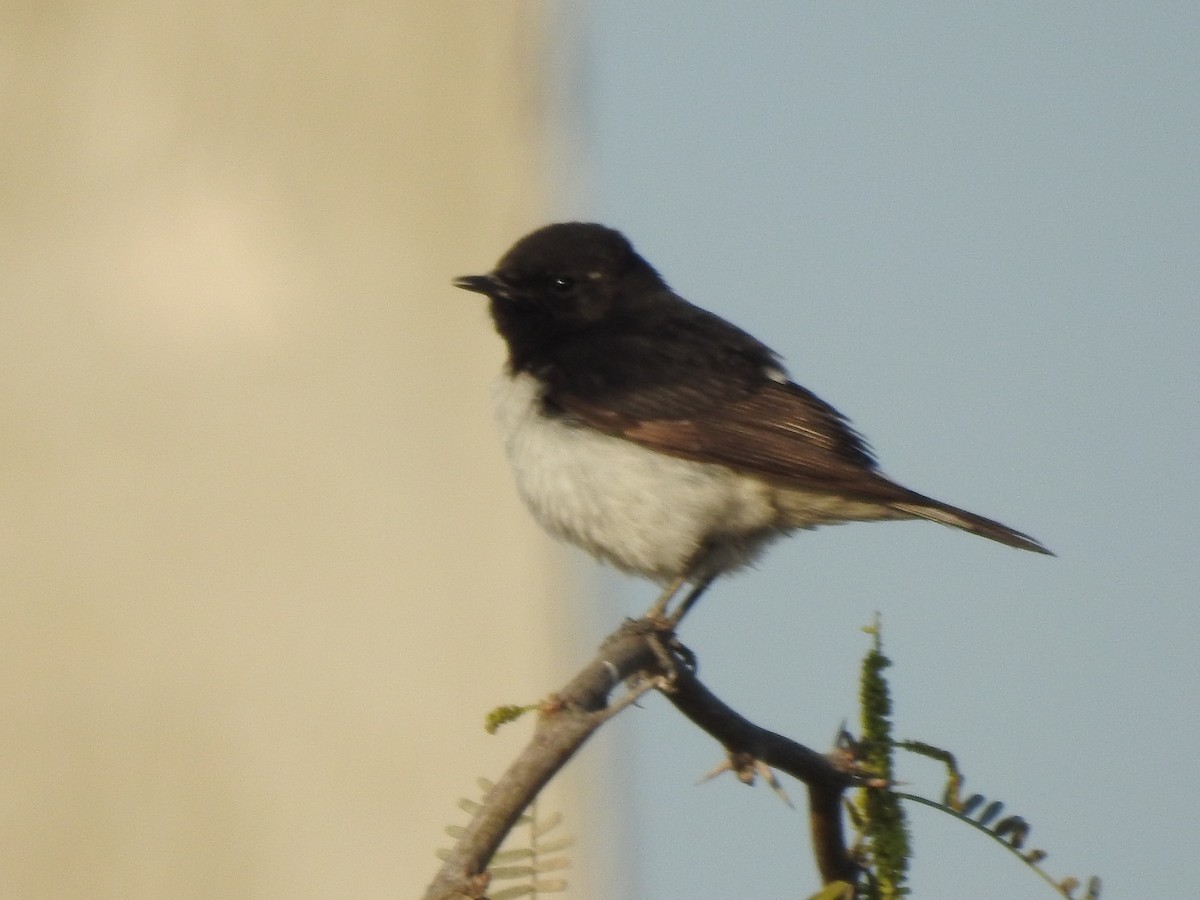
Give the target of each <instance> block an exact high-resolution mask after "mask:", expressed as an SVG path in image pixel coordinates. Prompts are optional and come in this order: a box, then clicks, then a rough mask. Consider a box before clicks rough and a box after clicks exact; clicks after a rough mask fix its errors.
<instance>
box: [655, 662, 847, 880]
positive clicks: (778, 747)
mask: <svg viewBox="0 0 1200 900" xmlns="http://www.w3.org/2000/svg"><path fill="white" fill-rule="evenodd" d="M662 693H663V694H664V695H665V696H666V698H667V699H668V700H670V701H671V703H673V704H674V705H675V708H676V709H678V710H679V711H680V712H681V713H683V714H684V715H685V716H687V717H688V718H689V719H691V720H692V722H694V723H695V724H696V725H697V726H699V727H700V728H702V729H703V730H704V731H707V732H708V733H709V734H710V735H712V736H713V737H714V738H715V739H716V740H717V741H719V742H720V743H721V744H722V745H723V746H724V747H725V749H726V750H727V751H728V752H729V753H731V754H732V753H744V754H746V755H748V756H749V757H751V758H753V759H756V760H759V761H761V762H764V763H766V764H767V765H769V766H771V767H772V768H775V769H778V770H779V771H781V772H786V773H787V774H788V775H791V776H792V777H793V778H795V779H797V780H799V781H802V782H804V784H805V785H806V786H807V787H808V810H809V826H810V828H811V829H812V839H813V854H814V856H815V857H816V862H817V869H818V871H819V872H820V873H821V880H822V881H823V882H824V883H825V884H829V883H831V882H834V881H845V882H850V883H852V882H853V881H854V880H855V878H856V877H857V873H858V866H857V865H856V864H855V862H854V860H853V858H852V857H851V856H850V853H849V851H848V850H847V849H846V839H845V835H844V832H843V830H842V794H843V793H845V791H846V789H847V788H848V787H850V785H851V784H852V783H853V778H852V777H851V774H850V773H849V772H848V771H846V770H845V769H843V768H842V767H841V766H840V765H839V761H838V758H837V757H830V756H826V755H825V754H822V753H817V752H816V751H815V750H810V749H809V748H808V747H805V746H804V745H803V744H798V743H796V742H795V741H793V740H792V739H791V738H787V737H784V736H783V735H781V734H776V733H775V732H773V731H768V730H767V729H765V728H762V727H760V726H758V725H755V724H754V723H753V722H751V721H749V720H748V719H746V718H744V717H743V716H741V715H740V714H738V713H737V712H735V711H734V710H733V709H732V708H731V707H729V706H727V705H726V704H725V703H723V702H722V701H721V700H720V699H718V698H717V696H716V695H715V694H713V693H712V692H711V691H710V690H709V689H708V688H706V687H705V686H704V685H703V684H701V683H700V681H699V680H698V679H697V678H696V677H695V675H693V674H692V673H691V672H690V671H688V670H686V669H682V668H681V669H679V670H678V671H677V672H676V676H675V679H674V683H673V685H672V689H670V690H663V691H662Z"/></svg>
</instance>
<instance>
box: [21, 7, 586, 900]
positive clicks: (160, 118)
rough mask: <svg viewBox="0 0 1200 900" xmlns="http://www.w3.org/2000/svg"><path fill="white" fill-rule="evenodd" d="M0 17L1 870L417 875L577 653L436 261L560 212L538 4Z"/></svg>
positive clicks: (215, 883)
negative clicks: (505, 707)
mask: <svg viewBox="0 0 1200 900" xmlns="http://www.w3.org/2000/svg"><path fill="white" fill-rule="evenodd" d="M0 17H2V18H3V23H2V27H0V78H2V80H3V84H4V89H3V90H2V91H0V116H2V120H0V121H2V125H3V135H4V136H3V141H2V142H0V155H2V157H0V159H2V161H0V411H2V419H0V439H2V447H3V453H2V455H0V465H2V467H3V475H2V478H0V540H2V545H0V552H2V553H3V565H2V567H0V798H2V799H0V897H3V898H10V897H21V898H24V897H46V898H64V897H89V898H92V897H96V898H176V897H180V898H183V897H271V898H275V897H278V898H306V897H355V898H358V897H404V896H415V895H417V894H418V892H419V891H420V890H421V888H422V886H423V885H424V884H425V882H426V881H427V880H428V879H429V878H430V877H431V875H432V874H433V872H434V870H435V868H436V860H435V859H434V857H433V850H434V848H435V846H437V845H438V844H443V843H446V839H445V838H444V836H443V835H442V834H441V828H442V826H443V825H444V824H446V823H451V822H456V821H462V820H463V819H464V814H463V813H461V812H460V811H459V810H457V809H456V807H455V801H456V799H457V798H458V797H459V796H461V795H464V794H469V793H471V792H472V791H473V790H474V784H473V782H474V778H475V776H476V775H490V776H493V777H494V776H495V775H498V774H499V772H500V770H501V767H502V765H503V763H504V761H505V760H507V759H508V758H509V757H510V756H511V755H512V754H513V753H514V752H515V750H516V748H517V747H518V746H519V743H520V741H521V740H522V739H523V738H524V737H525V735H526V733H527V727H528V726H527V725H526V724H519V725H517V726H513V729H514V730H513V732H512V734H511V735H508V736H506V735H504V734H502V735H501V736H500V737H497V738H488V737H487V736H486V735H484V734H483V732H482V730H481V727H480V723H481V717H482V715H483V713H484V712H486V711H487V710H488V709H489V708H491V707H492V706H494V705H496V704H499V703H508V702H524V701H528V700H530V699H534V698H536V697H538V696H540V695H541V694H543V693H545V692H546V690H547V689H549V688H550V687H552V686H553V684H554V680H555V679H556V678H558V677H559V676H561V675H562V674H563V673H565V671H566V669H565V665H566V664H567V663H566V662H565V661H564V654H563V653H562V652H561V650H560V648H561V647H562V646H563V641H564V638H563V634H564V632H566V631H567V630H569V628H570V625H571V618H570V614H569V611H567V610H565V609H564V608H563V603H562V596H563V595H564V594H568V593H570V587H569V582H568V580H567V579H565V578H563V577H562V571H561V567H556V565H555V564H554V562H553V560H555V559H557V557H553V556H551V552H550V551H549V550H548V543H547V541H546V540H545V539H544V538H543V537H542V536H541V535H540V534H538V533H536V532H535V531H534V530H533V528H532V527H531V526H530V524H529V522H528V517H527V516H526V515H525V514H524V513H523V512H522V511H521V510H520V509H519V508H518V504H517V502H516V500H515V498H514V494H513V491H512V488H511V485H510V481H509V478H508V473H507V471H506V470H505V468H504V465H503V462H502V459H501V456H500V452H499V445H498V441H497V440H496V437H495V435H494V433H493V431H492V425H491V419H490V410H489V408H488V390H489V387H490V382H491V379H492V378H493V376H494V373H495V372H496V370H497V367H498V365H499V361H500V358H501V350H500V345H499V342H498V340H497V338H496V337H495V335H494V334H493V333H492V331H491V328H490V324H489V323H488V321H487V319H486V314H485V311H484V307H483V305H482V303H481V302H480V301H479V298H476V297H472V296H468V295H465V294H462V293H461V292H457V291H454V290H453V289H452V288H451V287H450V286H449V284H448V280H449V279H450V278H451V277H452V276H454V275H458V274H465V273H469V272H472V271H475V270H478V269H480V268H483V267H486V266H488V265H490V264H491V262H492V261H493V260H494V259H495V257H496V256H497V255H498V253H499V252H500V251H501V250H502V249H504V247H505V246H506V245H507V244H508V243H509V242H510V241H511V240H512V239H513V238H515V237H516V236H517V235H519V234H520V233H522V232H523V231H524V230H526V229H528V228H529V227H532V226H534V225H536V224H539V223H541V222H543V221H545V219H546V217H547V209H548V208H549V205H550V198H549V196H548V186H547V185H548V181H547V172H548V171H550V170H551V169H552V168H553V165H552V163H553V160H550V159H549V158H548V152H547V149H546V148H547V146H549V145H550V144H551V143H553V141H552V140H551V139H552V138H553V137H554V132H555V128H556V125H555V117H554V114H553V111H552V110H550V109H549V108H548V104H547V99H546V98H547V96H549V95H550V93H551V92H548V91H547V90H546V87H545V85H546V82H545V81H544V80H543V78H542V63H543V57H544V54H543V49H544V47H545V46H546V42H547V40H550V39H551V37H552V35H551V33H552V31H553V29H554V28H555V24H554V22H553V19H552V13H551V7H550V6H547V5H543V4H539V3H534V2H501V0H489V2H484V0H451V2H447V0H441V2H437V3H396V2H388V3H359V4H339V3H332V2H324V0H317V2H309V3H303V2H302V3H253V4H245V3H220V2H212V3H195V2H191V3H189V2H183V3H166V4H163V3H158V4H155V3H145V2H143V3H132V2H122V0H104V2H76V3H70V2H59V3H54V2H50V3H46V2H38V3H35V2H13V3H9V4H6V5H5V7H4V10H3V12H2V13H0ZM556 573H557V574H556ZM578 777H579V776H577V778H578ZM572 796H573V795H572V794H571V793H570V792H568V793H567V794H565V795H564V799H563V800H562V802H563V803H565V804H567V806H568V807H570V805H571V804H572V802H573V801H572V799H571V797H572ZM584 824H585V823H584V822H583V821H579V820H577V821H576V822H575V823H573V825H572V826H571V830H573V831H575V832H576V833H579V832H580V831H581V830H584ZM585 846H586V842H585ZM577 855H578V851H577ZM577 864H578V866H579V871H576V872H575V873H573V874H572V879H573V880H574V881H575V882H576V885H577V890H576V892H575V893H573V894H572V896H586V895H588V893H589V889H587V888H586V886H583V887H579V885H581V884H583V885H586V879H587V871H588V870H590V869H592V868H594V867H595V865H596V860H595V859H592V860H591V861H590V862H589V861H588V860H587V859H586V853H585V859H584V861H582V862H579V863H577Z"/></svg>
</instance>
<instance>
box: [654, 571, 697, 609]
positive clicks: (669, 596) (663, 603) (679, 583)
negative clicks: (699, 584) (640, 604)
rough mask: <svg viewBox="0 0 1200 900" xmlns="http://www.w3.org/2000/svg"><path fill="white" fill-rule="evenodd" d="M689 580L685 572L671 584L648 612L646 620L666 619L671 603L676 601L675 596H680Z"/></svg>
mask: <svg viewBox="0 0 1200 900" xmlns="http://www.w3.org/2000/svg"><path fill="white" fill-rule="evenodd" d="M687 580H688V576H687V573H686V572H684V573H683V574H682V575H680V576H679V577H678V578H676V579H674V580H673V581H672V582H671V583H670V584H668V585H667V587H666V590H664V591H663V592H662V593H661V594H659V595H658V599H657V600H655V601H654V604H653V605H652V606H651V607H650V608H649V609H648V610H646V618H647V619H662V618H664V616H665V614H666V611H667V607H668V606H669V605H670V603H671V601H672V600H673V599H675V595H676V594H678V593H679V592H680V591H681V590H682V589H683V586H684V585H685V584H687Z"/></svg>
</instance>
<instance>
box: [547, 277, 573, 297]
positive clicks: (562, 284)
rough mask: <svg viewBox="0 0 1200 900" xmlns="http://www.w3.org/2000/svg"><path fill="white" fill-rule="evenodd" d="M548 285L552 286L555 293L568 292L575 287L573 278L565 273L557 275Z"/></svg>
mask: <svg viewBox="0 0 1200 900" xmlns="http://www.w3.org/2000/svg"><path fill="white" fill-rule="evenodd" d="M550 287H551V288H553V290H554V292H555V293H556V294H569V293H570V292H571V291H572V290H574V289H575V279H574V278H570V277H568V276H566V275H559V276H558V277H557V278H555V279H553V280H552V281H551V282H550Z"/></svg>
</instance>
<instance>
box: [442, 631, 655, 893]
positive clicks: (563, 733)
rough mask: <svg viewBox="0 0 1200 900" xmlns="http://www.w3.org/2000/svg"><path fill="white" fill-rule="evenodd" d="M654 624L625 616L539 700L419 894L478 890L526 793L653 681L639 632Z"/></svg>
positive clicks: (651, 655)
mask: <svg viewBox="0 0 1200 900" xmlns="http://www.w3.org/2000/svg"><path fill="white" fill-rule="evenodd" d="M654 630H655V628H654V626H653V625H652V624H651V623H647V622H646V621H645V620H638V621H627V622H625V623H624V624H623V625H622V626H621V627H620V628H618V629H617V630H616V631H615V632H613V633H612V634H611V635H610V636H609V637H608V638H607V639H606V640H605V641H604V643H603V644H601V646H600V652H599V653H598V654H597V655H596V657H595V658H594V659H593V660H592V661H591V662H589V663H588V664H587V665H586V666H585V667H584V668H583V670H582V671H581V672H580V673H579V674H578V675H576V676H575V678H573V679H572V680H571V682H570V683H569V684H567V686H566V687H564V688H563V689H562V690H561V691H559V692H558V693H556V694H551V695H550V696H549V697H548V698H547V699H546V700H545V701H544V702H543V703H542V706H541V709H540V710H539V712H538V721H537V726H536V728H535V729H534V732H533V737H532V739H531V740H530V741H529V744H528V745H527V746H526V747H525V749H524V750H522V751H521V755H520V756H518V757H517V759H516V760H515V761H514V762H513V764H512V765H511V766H509V768H508V771H507V772H505V773H504V775H503V777H501V778H500V780H499V781H497V782H496V784H495V786H494V787H493V788H492V789H491V791H489V792H488V795H487V797H486V798H485V799H484V802H483V806H482V808H481V809H480V810H479V812H477V813H476V815H475V818H474V819H472V820H471V823H470V824H469V825H468V826H467V828H466V831H465V833H464V834H463V836H462V837H461V838H460V839H459V841H458V843H457V844H456V845H455V846H454V849H453V850H452V851H451V852H450V855H449V856H448V857H447V858H446V860H445V863H444V864H443V865H442V868H441V870H440V871H439V872H438V874H437V876H436V877H435V878H434V880H433V882H432V883H431V884H430V885H429V888H428V889H427V890H426V891H425V898H424V900H460V898H464V897H466V898H480V897H483V896H484V892H485V890H486V888H487V881H488V878H487V864H488V861H489V860H491V858H492V855H493V854H494V853H495V852H496V849H497V848H498V847H499V846H500V843H501V842H502V841H503V840H504V838H505V836H506V835H507V834H508V832H509V831H510V830H511V829H512V827H513V825H514V824H515V823H516V820H517V819H518V817H520V815H521V813H522V812H523V811H524V810H525V808H526V807H527V806H528V805H529V804H530V802H531V801H532V800H533V798H534V797H536V796H537V794H538V792H539V791H540V790H541V789H542V788H543V787H545V785H546V783H547V782H548V781H549V780H550V779H551V778H552V777H554V775H555V774H556V773H557V772H558V770H559V769H561V768H562V767H563V766H564V765H565V764H566V762H567V760H569V759H570V758H571V757H572V756H573V755H574V754H575V752H576V751H577V750H578V749H579V748H580V746H581V745H582V744H583V742H584V741H586V740H587V739H588V738H589V737H591V735H592V733H593V732H594V731H595V730H596V729H597V728H599V727H600V726H601V725H602V724H604V722H606V721H607V720H608V719H610V718H612V717H613V716H614V715H616V714H617V713H618V712H620V711H621V710H622V709H624V708H625V707H626V706H628V705H630V704H631V703H632V702H633V701H634V700H636V699H637V698H638V697H640V696H641V695H642V694H644V693H645V692H646V691H648V690H651V689H652V688H653V687H654V686H655V676H656V675H658V674H659V673H660V672H661V667H660V662H659V657H658V655H656V653H655V651H654V649H653V647H652V645H651V643H650V641H649V640H648V639H647V638H648V637H649V636H650V635H651V634H653V633H654ZM635 676H640V682H639V684H638V685H637V686H636V687H634V688H632V689H631V690H630V691H629V693H627V694H626V695H625V696H623V697H622V698H621V699H620V700H619V701H618V702H617V703H616V704H614V705H612V706H609V703H608V695H609V693H610V692H611V691H612V690H613V688H615V687H616V686H617V685H619V684H621V683H622V682H624V681H626V680H627V679H629V678H633V677H635Z"/></svg>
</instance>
